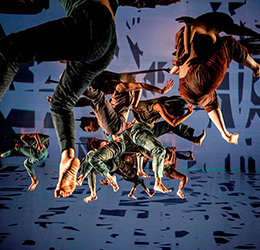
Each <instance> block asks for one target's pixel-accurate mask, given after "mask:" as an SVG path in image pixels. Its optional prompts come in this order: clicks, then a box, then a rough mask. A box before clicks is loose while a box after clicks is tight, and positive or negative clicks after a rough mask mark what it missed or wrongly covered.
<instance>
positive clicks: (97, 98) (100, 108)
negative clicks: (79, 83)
mask: <svg viewBox="0 0 260 250" xmlns="http://www.w3.org/2000/svg"><path fill="white" fill-rule="evenodd" d="M84 95H85V96H86V97H87V98H89V100H88V102H89V105H90V106H91V107H92V109H93V111H94V113H95V116H96V118H97V120H98V123H99V125H100V127H102V128H103V129H104V130H105V131H106V132H107V133H108V134H110V135H118V134H120V133H122V132H123V131H124V130H125V126H126V120H125V117H124V116H123V115H122V114H120V113H118V112H117V111H116V110H115V109H114V107H113V106H112V104H111V103H110V102H109V101H108V99H107V98H106V96H105V94H104V92H102V91H101V90H99V89H94V88H92V87H91V86H89V87H87V89H86V91H85V92H84Z"/></svg>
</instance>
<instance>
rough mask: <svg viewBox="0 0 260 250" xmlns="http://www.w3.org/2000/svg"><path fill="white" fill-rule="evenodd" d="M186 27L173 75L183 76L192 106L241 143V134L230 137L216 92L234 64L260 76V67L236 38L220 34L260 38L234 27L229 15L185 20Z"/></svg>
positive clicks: (231, 139)
mask: <svg viewBox="0 0 260 250" xmlns="http://www.w3.org/2000/svg"><path fill="white" fill-rule="evenodd" d="M176 20H177V21H179V22H185V24H186V25H185V26H184V27H183V28H181V30H180V31H179V32H178V33H177V34H176V36H175V41H176V61H172V62H173V65H174V67H173V68H172V70H171V74H179V77H180V79H179V93H180V95H181V96H182V97H183V98H184V99H185V100H186V101H187V102H188V103H190V104H193V105H197V106H203V107H204V109H205V110H206V112H207V113H208V116H209V118H210V119H211V120H212V121H213V123H214V124H215V126H216V127H217V129H218V130H219V132H220V134H221V136H222V138H223V139H224V140H226V141H227V142H229V143H234V144H237V143H238V137H239V134H238V133H234V134H232V133H230V132H228V131H227V129H226V127H225V123H224V120H223V117H222V112H221V110H220V108H219V107H220V106H219V102H218V97H217V93H216V89H217V88H218V86H219V85H220V84H221V82H222V80H223V78H224V76H225V73H226V71H227V68H228V65H229V64H230V62H231V60H235V61H236V62H238V63H243V64H244V65H245V66H246V67H248V68H250V69H251V70H252V71H253V74H254V77H259V75H260V65H259V64H258V63H257V62H255V61H254V59H253V58H252V57H251V56H250V55H249V54H248V50H247V48H246V47H244V46H242V45H241V44H240V43H239V42H238V41H237V40H235V39H234V38H233V37H232V36H224V37H220V36H219V33H220V32H222V31H223V32H225V33H227V34H233V35H247V36H258V37H260V35H259V34H258V33H256V32H254V31H252V30H250V29H247V28H245V27H240V26H238V25H236V24H234V21H233V20H232V18H231V17H230V16H228V15H227V14H225V13H218V12H216V13H213V12H212V13H206V14H203V15H201V16H199V17H197V18H195V19H194V18H190V17H181V18H178V19H176Z"/></svg>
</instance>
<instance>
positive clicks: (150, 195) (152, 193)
mask: <svg viewBox="0 0 260 250" xmlns="http://www.w3.org/2000/svg"><path fill="white" fill-rule="evenodd" d="M155 193H156V190H153V191H150V192H148V195H149V197H153V196H154V194H155Z"/></svg>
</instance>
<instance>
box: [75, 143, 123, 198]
mask: <svg viewBox="0 0 260 250" xmlns="http://www.w3.org/2000/svg"><path fill="white" fill-rule="evenodd" d="M96 142H97V143H95V145H94V144H93V148H94V150H90V151H89V152H88V154H87V155H86V157H84V158H83V159H82V160H81V163H80V168H79V173H80V176H79V177H78V178H77V185H78V186H81V185H82V183H83V180H84V179H85V178H86V177H87V178H88V185H89V188H90V192H91V193H90V196H88V197H86V198H85V199H84V201H85V202H86V203H88V202H90V201H94V200H97V198H98V197H97V193H96V175H97V174H98V173H100V174H101V175H104V174H103V172H99V171H98V169H96V168H93V167H92V166H91V164H90V162H89V160H90V159H91V158H90V157H91V155H92V154H93V153H94V152H95V150H97V149H98V148H100V147H101V146H102V143H99V142H98V141H96ZM103 164H105V165H106V168H107V169H108V170H109V171H112V172H114V171H115V170H116V169H117V168H118V165H119V162H118V161H117V158H112V159H109V160H107V161H103ZM111 179H112V181H114V182H115V183H116V177H115V176H113V174H112V175H111ZM111 179H110V180H109V179H108V180H107V182H106V183H107V185H109V184H111ZM114 186H115V185H114ZM112 187H113V186H112ZM115 187H116V186H115ZM113 189H114V191H118V189H115V188H114V187H113Z"/></svg>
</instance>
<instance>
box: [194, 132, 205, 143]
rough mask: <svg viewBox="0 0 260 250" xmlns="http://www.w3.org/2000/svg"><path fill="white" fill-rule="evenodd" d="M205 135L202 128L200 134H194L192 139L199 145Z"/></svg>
mask: <svg viewBox="0 0 260 250" xmlns="http://www.w3.org/2000/svg"><path fill="white" fill-rule="evenodd" d="M205 137H206V131H205V129H203V132H202V133H201V135H199V136H194V137H193V140H192V141H193V143H194V144H196V145H197V146H201V144H202V142H203V141H204V139H205Z"/></svg>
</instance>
